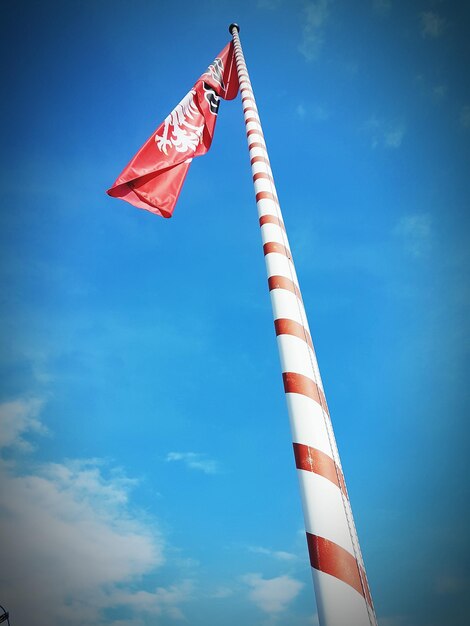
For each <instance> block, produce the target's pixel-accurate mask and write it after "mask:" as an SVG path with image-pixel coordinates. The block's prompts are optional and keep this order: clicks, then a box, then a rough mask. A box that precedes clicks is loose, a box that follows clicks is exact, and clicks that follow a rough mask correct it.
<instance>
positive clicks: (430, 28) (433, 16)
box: [419, 11, 446, 39]
mask: <svg viewBox="0 0 470 626" xmlns="http://www.w3.org/2000/svg"><path fill="white" fill-rule="evenodd" d="M419 17H420V21H421V35H422V36H423V37H431V38H434V39H435V38H437V37H440V36H441V35H442V33H443V32H444V29H445V26H446V22H445V20H444V19H443V18H441V17H439V15H438V14H437V13H434V12H433V11H424V12H423V13H421V14H420V16H419Z"/></svg>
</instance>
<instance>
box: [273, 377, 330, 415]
mask: <svg viewBox="0 0 470 626" xmlns="http://www.w3.org/2000/svg"><path fill="white" fill-rule="evenodd" d="M282 378H283V380H284V390H285V392H286V393H299V394H300V395H302V396H307V397H308V398H311V399H312V400H314V401H315V402H317V403H318V404H319V405H320V406H322V407H323V408H324V409H325V411H326V412H327V413H328V409H327V407H326V404H325V402H324V395H323V393H322V391H321V389H320V388H319V387H318V385H317V383H316V382H315V381H314V380H312V379H311V378H308V376H304V375H303V374H297V372H283V373H282Z"/></svg>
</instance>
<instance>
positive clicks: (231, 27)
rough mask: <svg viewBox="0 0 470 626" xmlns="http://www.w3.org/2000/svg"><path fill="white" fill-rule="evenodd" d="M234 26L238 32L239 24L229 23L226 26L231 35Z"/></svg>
mask: <svg viewBox="0 0 470 626" xmlns="http://www.w3.org/2000/svg"><path fill="white" fill-rule="evenodd" d="M234 28H236V29H237V32H238V33H239V32H240V26H239V25H238V24H230V26H229V27H228V32H229V33H230V34H231V35H232V34H233V33H232V30H233V29H234Z"/></svg>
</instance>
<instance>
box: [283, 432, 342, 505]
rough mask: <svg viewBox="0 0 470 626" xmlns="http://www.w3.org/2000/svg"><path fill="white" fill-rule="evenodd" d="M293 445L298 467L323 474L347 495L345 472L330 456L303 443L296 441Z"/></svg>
mask: <svg viewBox="0 0 470 626" xmlns="http://www.w3.org/2000/svg"><path fill="white" fill-rule="evenodd" d="M293 446H294V456H295V466H296V467H297V469H300V470H304V471H305V472H313V473H314V474H318V475H319V476H323V478H326V479H327V480H329V481H330V482H332V483H333V484H335V485H336V486H337V487H339V489H341V491H342V492H343V493H344V495H345V496H346V497H347V495H348V494H347V493H346V486H345V483H344V478H343V473H342V471H341V470H340V468H339V467H338V466H337V465H336V463H335V462H334V461H333V459H332V458H331V457H330V456H328V455H327V454H325V453H324V452H322V451H321V450H317V449H316V448H311V447H310V446H306V445H304V444H303V443H294V444H293Z"/></svg>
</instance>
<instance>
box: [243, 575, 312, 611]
mask: <svg viewBox="0 0 470 626" xmlns="http://www.w3.org/2000/svg"><path fill="white" fill-rule="evenodd" d="M242 580H243V582H245V583H246V584H247V585H248V586H249V587H250V591H249V594H248V597H249V598H250V600H251V601H252V602H253V603H254V604H255V605H256V606H257V607H258V608H259V609H261V611H264V612H265V613H268V614H270V615H277V614H279V613H282V612H283V611H285V610H286V609H287V607H288V605H289V604H290V603H291V602H292V601H293V600H294V599H295V598H296V597H297V596H298V594H299V593H300V590H301V589H302V587H303V586H304V585H303V583H302V582H300V581H299V580H296V579H295V578H291V577H290V576H287V575H285V576H278V577H277V578H263V577H262V576H261V574H246V575H245V576H243V579H242Z"/></svg>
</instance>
